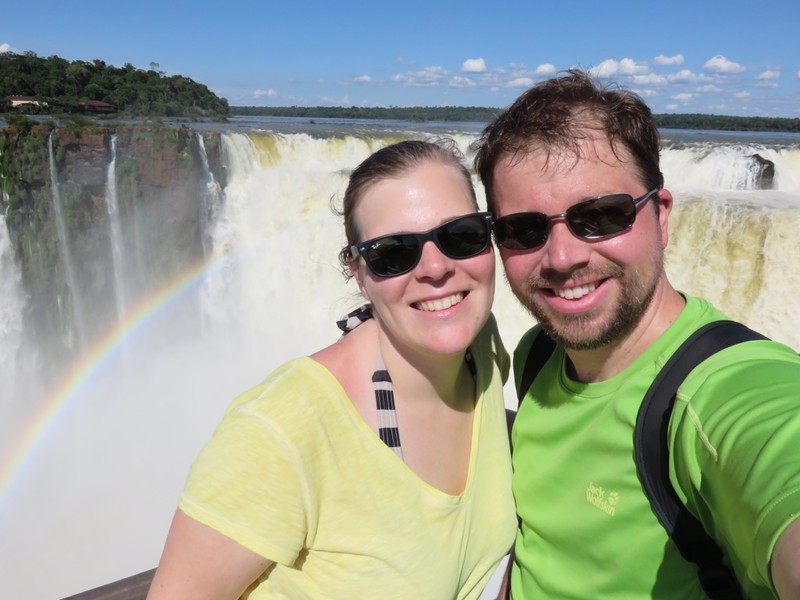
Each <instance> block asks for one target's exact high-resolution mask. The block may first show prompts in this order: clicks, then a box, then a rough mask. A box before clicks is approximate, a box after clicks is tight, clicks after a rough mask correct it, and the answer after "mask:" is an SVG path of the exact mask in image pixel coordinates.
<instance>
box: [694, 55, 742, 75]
mask: <svg viewBox="0 0 800 600" xmlns="http://www.w3.org/2000/svg"><path fill="white" fill-rule="evenodd" d="M703 67H704V68H705V70H706V71H711V72H712V73H720V74H722V75H731V74H735V73H742V72H744V71H746V69H745V67H743V66H742V65H740V64H739V63H737V62H733V61H732V60H728V59H727V58H725V57H724V56H722V55H721V54H717V55H716V56H714V57H712V58H709V59H708V60H707V61H706V64H705V65H703Z"/></svg>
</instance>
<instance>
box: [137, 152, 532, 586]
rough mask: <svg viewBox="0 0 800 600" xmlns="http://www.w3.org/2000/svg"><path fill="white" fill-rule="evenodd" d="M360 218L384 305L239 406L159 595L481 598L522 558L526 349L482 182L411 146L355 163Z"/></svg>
mask: <svg viewBox="0 0 800 600" xmlns="http://www.w3.org/2000/svg"><path fill="white" fill-rule="evenodd" d="M343 208H344V210H343V215H344V222H345V235H346V238H347V245H346V246H345V248H344V249H343V250H342V252H341V255H340V258H341V260H342V262H343V266H344V268H345V272H346V274H348V275H352V276H353V277H355V279H356V282H357V283H358V286H359V289H360V290H361V293H362V294H363V295H364V297H365V298H366V299H367V301H368V302H369V304H368V305H367V306H366V307H363V308H362V310H359V311H354V313H351V315H349V316H348V317H349V318H348V319H346V320H345V321H343V322H342V323H341V324H340V326H341V327H342V328H343V329H345V330H346V331H349V333H347V334H346V335H344V336H343V337H342V338H341V339H340V340H339V341H337V342H336V343H334V344H333V345H331V346H328V347H327V348H324V349H322V350H320V351H318V352H316V353H314V354H312V355H311V356H310V357H303V358H299V359H296V360H294V361H291V362H289V363H287V364H286V365H284V366H282V367H280V368H279V369H278V370H276V371H275V372H274V373H273V374H272V375H270V377H269V378H268V379H267V380H266V381H265V382H264V383H263V384H261V385H259V386H257V387H256V388H255V389H253V390H251V391H249V392H247V393H245V394H244V395H242V396H241V397H239V398H238V399H237V400H235V401H234V402H233V404H232V405H231V406H230V407H229V409H228V411H227V412H226V415H225V418H224V419H223V421H222V423H221V424H220V426H219V427H218V428H217V430H216V432H215V434H214V437H213V438H212V440H211V441H210V442H209V444H208V445H207V446H206V447H205V448H204V449H203V451H202V452H201V454H200V456H199V457H198V459H197V461H196V462H195V464H194V466H193V467H192V472H191V474H190V476H189V480H188V482H187V484H186V487H185V489H184V492H183V494H182V496H181V499H180V503H179V508H178V510H177V512H176V514H175V518H174V520H173V523H172V527H171V529H170V532H169V535H168V538H167V542H166V546H165V549H164V553H163V555H162V558H161V562H160V564H159V567H158V571H157V573H156V576H155V578H154V581H153V584H152V587H151V590H150V594H149V596H148V598H150V599H151V600H157V599H160V598H170V599H175V598H192V599H198V598H238V597H240V596H242V595H245V596H247V597H248V598H251V599H256V598H291V599H293V600H295V599H298V598H347V599H360V598H373V597H374V598H381V599H382V600H386V599H390V598H398V599H403V600H408V599H409V598H425V599H438V598H441V599H452V598H459V599H460V598H464V599H466V598H478V597H479V596H480V593H481V591H482V589H483V587H484V586H485V585H486V583H487V581H488V579H489V577H490V576H491V574H492V572H493V571H494V570H495V568H496V566H497V565H498V563H499V561H500V560H501V558H502V557H503V555H504V554H505V553H506V551H507V550H508V549H509V548H510V547H511V544H512V541H513V538H514V532H515V530H516V518H515V514H514V506H513V499H512V496H511V486H510V475H511V469H510V460H509V449H508V435H507V429H506V421H505V412H504V406H503V397H502V385H503V381H504V380H505V378H506V376H507V373H508V356H507V354H506V352H505V350H504V349H503V347H502V345H501V343H500V340H499V336H498V334H497V329H496V325H495V322H494V319H493V318H492V317H491V315H490V309H491V305H492V300H493V296H494V267H495V261H494V254H493V250H492V247H491V244H490V229H491V218H490V217H489V215H488V214H487V213H478V212H476V211H477V203H476V201H475V192H474V189H473V187H472V183H471V180H470V176H469V173H468V172H467V171H466V169H465V168H464V167H463V165H462V164H461V162H460V161H459V158H458V156H457V155H456V154H455V152H454V151H453V150H452V149H449V148H447V147H445V146H443V145H438V144H435V143H431V142H423V141H405V142H400V143H398V144H394V145H391V146H388V147H386V148H383V149H381V150H379V151H377V152H376V153H375V154H373V155H372V156H370V157H369V158H367V159H366V160H365V161H364V162H363V163H362V164H361V165H359V166H358V167H357V168H356V169H355V171H353V173H352V175H351V177H350V182H349V185H348V188H347V191H346V193H345V197H344V207H343ZM408 232H421V233H408ZM248 594H249V595H248Z"/></svg>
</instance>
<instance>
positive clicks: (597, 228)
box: [494, 188, 660, 250]
mask: <svg viewBox="0 0 800 600" xmlns="http://www.w3.org/2000/svg"><path fill="white" fill-rule="evenodd" d="M659 189H660V188H655V189H652V190H650V191H649V192H647V193H646V194H645V195H644V196H640V197H639V198H634V197H633V196H631V195H630V194H611V195H610V196H601V197H600V198H593V199H591V200H585V201H584V202H578V203H577V204H573V205H572V206H570V207H569V208H568V209H567V210H566V211H565V212H563V213H561V214H558V215H550V216H548V215H546V214H544V213H540V212H521V213H514V214H512V215H506V216H504V217H500V218H498V219H495V221H494V239H495V241H496V242H497V244H498V246H502V247H503V248H507V249H509V250H530V249H532V248H538V247H539V246H541V245H542V244H544V243H545V242H546V241H547V236H548V235H549V234H550V227H551V223H552V221H554V220H555V219H561V218H563V219H564V220H565V221H566V222H567V227H569V230H570V231H571V232H572V233H573V234H574V235H576V236H577V237H579V238H583V239H586V240H599V239H602V238H606V237H610V236H612V235H616V234H618V233H622V232H623V231H625V230H626V229H630V228H631V227H632V226H633V222H634V221H635V220H636V207H637V206H638V205H639V204H641V203H642V202H645V201H647V200H648V199H650V198H652V197H653V195H654V194H655V193H656V192H658V190H659Z"/></svg>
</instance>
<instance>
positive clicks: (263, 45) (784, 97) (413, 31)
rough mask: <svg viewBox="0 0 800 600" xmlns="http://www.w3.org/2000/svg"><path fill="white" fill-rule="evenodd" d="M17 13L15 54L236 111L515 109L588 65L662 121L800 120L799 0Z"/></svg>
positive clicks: (1, 46)
mask: <svg viewBox="0 0 800 600" xmlns="http://www.w3.org/2000/svg"><path fill="white" fill-rule="evenodd" d="M15 6H17V7H18V8H15V9H10V10H9V9H8V7H7V9H6V10H4V11H3V16H2V20H0V50H5V51H8V50H11V51H17V52H22V51H26V50H29V51H33V52H35V53H36V54H37V55H39V56H42V57H47V56H51V55H58V56H61V57H63V58H66V59H68V60H87V61H91V60H94V59H100V60H104V61H105V62H106V63H108V64H112V65H117V66H122V65H123V64H125V63H131V64H133V65H134V66H135V67H139V68H143V69H148V68H150V64H151V63H157V64H158V65H159V67H158V68H159V69H160V70H162V71H164V72H166V73H167V74H170V75H172V74H181V75H186V76H187V77H191V78H192V79H194V80H196V81H198V82H200V83H203V84H205V85H207V86H208V87H209V88H210V89H211V90H212V91H213V92H215V93H216V94H218V95H220V96H222V97H224V98H227V99H228V102H229V103H230V104H231V105H234V106H239V105H256V106H260V105H267V106H290V105H298V106H414V105H425V106H446V105H458V106H493V107H500V106H506V105H508V104H509V103H511V102H512V101H513V100H514V98H516V97H517V96H518V95H519V94H520V93H521V92H522V91H523V90H524V89H526V88H527V87H528V86H530V85H531V84H532V83H534V82H536V81H539V80H541V79H544V78H547V77H549V76H552V75H554V74H556V73H557V72H558V71H561V70H564V69H568V68H570V67H580V68H584V69H591V70H593V71H594V72H595V73H596V74H597V75H598V76H600V77H601V78H603V79H605V80H608V81H613V82H616V83H619V84H621V85H623V86H625V87H627V88H630V89H633V90H635V91H637V92H638V93H639V94H640V95H642V96H643V97H644V98H645V100H646V101H647V102H648V104H650V106H651V107H652V109H653V110H654V111H655V112H657V113H662V112H678V113H686V112H699V113H713V114H726V115H746V116H749V115H764V116H775V117H795V118H797V117H800V42H799V41H798V32H799V31H800V0H764V1H763V2H753V1H752V0H748V1H744V0H725V1H720V0H691V1H689V0H673V1H659V2H654V1H651V0H639V1H636V2H634V1H629V0H619V1H606V2H602V1H597V0H548V1H546V2H540V1H532V0H531V1H506V0H494V1H491V0H485V1H483V2H474V1H472V0H463V1H461V2H437V1H436V0H427V1H419V0H401V1H398V2H385V1H382V0H371V1H369V2H366V1H360V0H359V1H345V2H331V1H325V2H323V1H317V0H303V1H297V0H283V1H281V2H274V1H272V0H266V1H262V2H252V3H250V2H243V1H241V0H228V1H227V2H220V1H217V2H213V3H212V2H206V1H205V0H196V1H194V2H186V1H182V0H176V1H170V0H162V1H160V2H154V1H151V0H142V1H140V2H108V1H105V2H97V1H96V0H88V1H85V2H82V3H78V4H75V3H68V2H62V1H59V2H54V1H53V0H42V1H39V2H32V3H26V4H25V5H24V7H23V5H21V4H19V3H16V4H15Z"/></svg>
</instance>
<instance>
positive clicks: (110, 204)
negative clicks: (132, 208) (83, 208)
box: [106, 135, 128, 327]
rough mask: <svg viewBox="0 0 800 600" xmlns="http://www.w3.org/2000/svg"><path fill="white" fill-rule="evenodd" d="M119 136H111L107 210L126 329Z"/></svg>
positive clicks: (121, 320) (117, 291)
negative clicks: (118, 191) (118, 175)
mask: <svg viewBox="0 0 800 600" xmlns="http://www.w3.org/2000/svg"><path fill="white" fill-rule="evenodd" d="M116 165H117V136H116V135H112V136H111V162H109V163H108V171H107V176H106V209H107V210H108V221H109V229H110V236H109V237H110V240H111V267H112V270H113V272H114V299H115V300H116V306H117V322H118V323H119V324H120V325H121V326H122V327H124V326H125V322H126V319H127V313H128V308H127V294H126V281H127V280H126V273H127V269H126V266H125V262H126V259H125V251H124V242H123V234H122V223H121V222H120V216H119V202H118V198H117V171H116Z"/></svg>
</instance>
